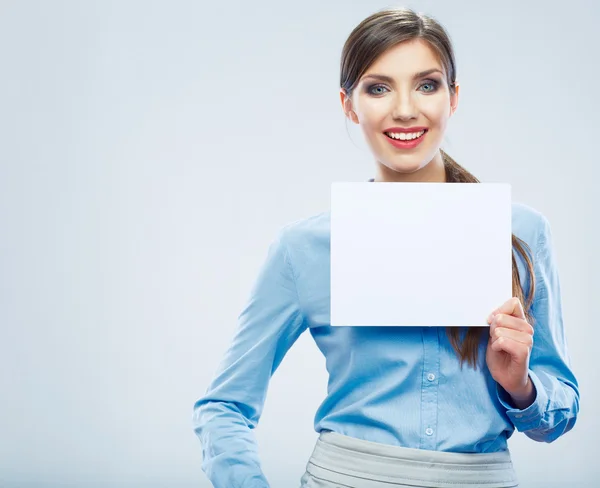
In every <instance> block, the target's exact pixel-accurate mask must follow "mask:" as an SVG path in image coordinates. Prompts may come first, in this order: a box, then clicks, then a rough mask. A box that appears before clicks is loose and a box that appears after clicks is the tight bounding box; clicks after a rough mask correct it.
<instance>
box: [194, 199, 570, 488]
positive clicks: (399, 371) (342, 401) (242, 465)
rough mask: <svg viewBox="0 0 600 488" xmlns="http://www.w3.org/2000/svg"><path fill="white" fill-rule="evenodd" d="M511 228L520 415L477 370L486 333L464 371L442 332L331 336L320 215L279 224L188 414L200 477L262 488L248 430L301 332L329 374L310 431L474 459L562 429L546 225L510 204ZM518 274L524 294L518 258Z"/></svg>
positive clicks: (357, 330)
mask: <svg viewBox="0 0 600 488" xmlns="http://www.w3.org/2000/svg"><path fill="white" fill-rule="evenodd" d="M512 230H513V233H514V234H515V235H517V237H520V238H521V239H523V240H524V241H525V242H526V243H527V244H528V245H529V246H530V248H531V250H532V253H533V257H534V267H535V278H536V288H535V297H534V298H535V301H534V303H533V307H532V312H533V315H534V318H535V323H534V329H535V333H534V346H533V350H532V354H531V358H530V371H529V374H530V377H531V380H532V382H533V385H534V386H535V389H536V398H535V401H534V402H533V404H532V405H531V406H529V407H528V408H526V409H524V410H519V409H517V408H514V406H513V405H512V404H511V401H510V397H509V396H508V395H507V393H506V392H505V391H504V390H503V389H502V388H501V387H500V386H499V385H498V384H497V383H496V382H495V381H494V380H493V378H492V377H491V375H490V373H489V371H488V369H487V366H486V363H485V351H486V343H487V337H488V335H487V334H485V335H484V340H482V342H481V345H480V352H479V365H478V368H477V370H474V369H473V368H471V367H470V366H468V364H467V363H465V364H464V366H463V368H462V369H461V368H460V364H459V361H458V358H457V356H456V353H455V352H454V350H453V348H452V346H451V344H450V342H449V340H448V337H447V334H446V330H445V328H442V327H331V326H330V325H329V317H330V310H329V307H330V304H329V299H330V213H329V212H324V213H321V214H319V215H315V216H312V217H310V218H306V219H303V220H301V221H298V222H294V223H291V224H289V225H287V226H285V227H283V228H282V229H281V230H280V232H279V233H278V235H277V237H276V238H275V239H274V241H273V242H272V244H271V246H270V248H269V251H268V255H267V258H266V260H265V262H264V264H263V265H262V268H261V270H260V273H259V275H258V278H257V280H256V282H255V284H254V286H253V288H252V291H251V294H250V297H249V299H248V301H247V304H246V305H245V307H244V308H243V310H242V311H241V313H240V315H239V323H238V328H237V332H236V335H235V338H234V340H233V342H232V344H231V347H230V348H229V349H228V351H227V353H226V354H225V356H224V358H223V360H222V362H221V364H220V365H219V368H218V371H217V373H216V375H215V376H214V378H213V381H212V382H211V384H210V385H209V387H208V388H207V390H206V392H205V395H204V396H203V397H201V398H200V399H199V400H198V401H197V402H196V404H195V405H194V414H193V422H194V428H195V431H196V433H197V435H198V437H199V438H200V441H201V443H202V447H203V463H202V468H203V470H204V472H205V473H206V475H207V476H208V478H209V479H210V480H211V482H212V483H213V485H214V486H215V488H238V487H240V488H241V487H242V486H243V487H244V488H250V487H256V488H265V487H268V486H269V484H268V482H267V480H266V479H265V476H264V474H263V472H262V470H261V467H260V460H259V457H258V455H257V445H256V441H255V438H254V435H253V432H252V429H253V428H255V427H256V425H257V423H258V421H259V418H260V416H261V412H262V408H263V403H264V401H265V397H266V395H267V387H268V383H269V379H270V377H271V375H272V374H273V373H274V372H275V370H276V369H277V367H278V366H279V364H280V362H281V361H282V359H283V357H284V355H285V354H286V352H287V351H288V349H289V348H290V347H291V346H292V345H293V344H294V342H295V341H296V340H297V339H298V337H299V336H300V334H302V333H303V332H304V331H306V330H308V331H309V333H310V334H311V335H312V337H313V338H314V340H315V342H316V344H317V346H318V348H319V349H320V350H321V351H322V353H323V354H324V356H325V358H326V365H327V371H328V372H329V382H328V394H327V396H326V398H325V399H324V400H323V402H322V404H321V405H320V407H319V408H318V410H317V412H316V415H315V423H314V426H315V430H316V431H317V432H321V431H322V430H330V431H334V432H337V433H339V434H342V435H346V436H350V437H354V438H358V439H363V440H368V441H374V442H379V443H383V444H388V445H397V446H403V447H410V448H418V449H428V450H437V451H449V452H460V453H484V452H497V451H502V450H506V449H507V439H508V438H509V437H510V436H511V435H512V433H513V432H514V430H515V428H516V429H517V430H518V431H521V432H524V433H525V435H527V436H528V437H530V438H532V439H534V440H536V441H542V442H552V441H554V440H555V439H557V438H558V437H559V436H560V435H562V434H564V433H565V432H567V431H569V430H570V429H571V428H572V427H573V425H574V423H575V420H576V417H577V413H578V411H579V391H578V384H577V380H576V378H575V376H574V374H573V372H572V370H571V368H570V364H569V356H568V351H567V343H566V340H565V332H564V328H563V319H562V310H561V299H560V283H559V277H558V272H557V266H556V264H557V263H556V257H555V253H554V251H553V247H552V236H551V230H550V226H549V223H548V221H547V219H546V218H545V217H544V216H543V215H542V214H540V213H539V212H538V211H536V210H534V209H532V208H531V207H528V206H526V205H523V204H517V203H514V204H513V207H512ZM517 266H518V268H519V271H520V276H521V282H522V285H523V286H524V289H525V291H527V290H528V287H529V282H528V281H529V280H527V279H526V272H525V263H524V261H523V259H522V258H521V257H520V255H517ZM498 305H500V304H498ZM490 312H491V310H490Z"/></svg>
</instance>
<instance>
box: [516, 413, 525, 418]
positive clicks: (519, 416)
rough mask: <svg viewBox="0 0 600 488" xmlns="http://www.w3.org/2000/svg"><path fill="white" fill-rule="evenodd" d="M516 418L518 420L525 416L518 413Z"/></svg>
mask: <svg viewBox="0 0 600 488" xmlns="http://www.w3.org/2000/svg"><path fill="white" fill-rule="evenodd" d="M515 417H517V418H518V419H520V418H521V417H523V414H520V413H518V414H516V415H515Z"/></svg>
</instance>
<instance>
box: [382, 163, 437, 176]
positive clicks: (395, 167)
mask: <svg viewBox="0 0 600 488" xmlns="http://www.w3.org/2000/svg"><path fill="white" fill-rule="evenodd" d="M384 166H386V167H387V168H389V169H391V170H392V171H395V172H396V173H402V174H410V173H415V172H416V171H419V170H420V169H423V168H424V167H425V166H427V163H423V162H422V161H414V162H410V161H407V162H405V163H404V162H391V161H390V162H386V163H384Z"/></svg>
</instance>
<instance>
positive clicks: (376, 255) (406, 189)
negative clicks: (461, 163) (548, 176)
mask: <svg viewBox="0 0 600 488" xmlns="http://www.w3.org/2000/svg"><path fill="white" fill-rule="evenodd" d="M511 212H512V209H511V187H510V185H509V184H505V183H412V182H411V183H391V182H352V183H346V182H335V183H333V184H332V186H331V321H330V322H331V325H334V326H347V325H353V326H446V327H452V326H488V324H487V317H488V315H489V314H490V313H491V312H492V311H493V310H494V309H495V308H497V307H498V306H500V305H502V304H503V303H504V302H505V301H506V300H508V299H509V298H510V297H511V296H512V241H511V232H512V224H511Z"/></svg>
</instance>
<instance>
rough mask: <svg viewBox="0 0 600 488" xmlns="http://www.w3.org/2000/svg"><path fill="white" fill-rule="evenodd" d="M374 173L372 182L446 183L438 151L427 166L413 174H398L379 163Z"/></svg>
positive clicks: (442, 162) (442, 163) (440, 155)
mask: <svg viewBox="0 0 600 488" xmlns="http://www.w3.org/2000/svg"><path fill="white" fill-rule="evenodd" d="M376 173H377V174H376V176H375V178H374V180H372V181H375V182H421V183H446V168H445V166H444V159H443V158H442V153H441V152H439V151H438V152H437V153H436V155H435V156H434V158H433V159H432V160H431V161H430V162H429V163H427V165H425V166H424V167H423V168H421V169H419V170H417V171H415V172H413V173H400V172H398V171H394V170H392V169H390V168H388V167H387V166H385V165H384V164H381V163H377V172H376Z"/></svg>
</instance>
